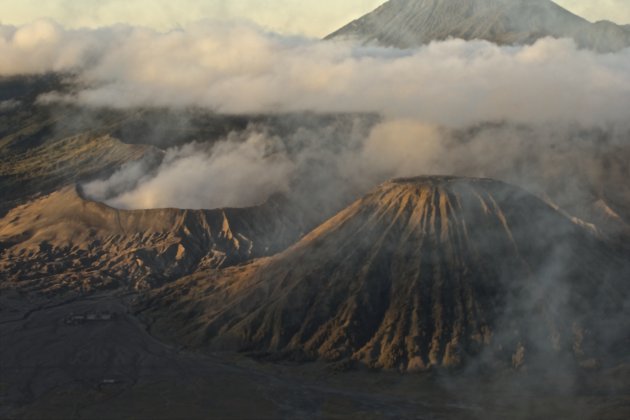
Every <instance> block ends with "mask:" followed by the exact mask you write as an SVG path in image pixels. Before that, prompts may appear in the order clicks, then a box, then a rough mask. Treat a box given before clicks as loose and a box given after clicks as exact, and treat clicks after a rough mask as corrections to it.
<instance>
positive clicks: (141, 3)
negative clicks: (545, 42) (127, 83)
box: [0, 0, 630, 37]
mask: <svg viewBox="0 0 630 420" xmlns="http://www.w3.org/2000/svg"><path fill="white" fill-rule="evenodd" d="M383 2H384V0H341V1H340V0H178V1H176V2H174V1H172V0H45V1H44V0H0V23H3V24H5V25H6V24H13V25H21V24H24V23H30V22H32V21H34V20H36V19H39V18H50V19H53V20H55V21H57V22H59V23H61V24H62V25H64V26H65V27H68V28H78V27H99V26H108V25H112V24H116V23H125V24H130V25H139V26H147V27H151V28H155V29H158V30H168V29H171V28H174V27H177V26H179V25H187V24H189V23H191V22H195V21H198V20H201V19H226V20H235V19H236V20H248V21H253V22H255V23H257V24H259V25H261V26H263V27H265V28H267V29H269V30H272V31H274V32H280V33H287V34H300V35H306V36H310V37H323V36H325V35H327V34H329V33H330V32H333V31H334V30H336V29H338V28H339V27H341V26H343V25H344V24H346V23H348V22H349V21H351V20H353V19H355V18H357V17H360V16H361V15H363V14H365V13H367V12H369V11H371V10H373V9H374V8H376V7H377V6H378V5H379V4H381V3H383ZM556 2H557V3H559V4H560V5H562V6H563V7H566V8H568V9H569V10H571V11H572V12H574V13H576V14H578V15H580V16H583V17H585V18H587V19H589V20H592V21H596V20H601V19H608V20H612V21H614V22H617V23H622V24H630V0H557V1H556Z"/></svg>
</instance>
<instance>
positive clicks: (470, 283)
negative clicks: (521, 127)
mask: <svg viewBox="0 0 630 420" xmlns="http://www.w3.org/2000/svg"><path fill="white" fill-rule="evenodd" d="M622 270H623V269H622V267H621V263H620V262H619V260H617V259H616V257H614V256H613V255H611V253H610V251H609V249H608V248H607V247H606V246H605V245H603V244H602V243H601V242H599V240H598V239H596V238H595V237H594V236H592V235H591V234H590V233H589V231H587V230H585V229H583V228H582V227H580V226H578V225H576V224H574V223H572V222H571V221H570V220H569V219H568V218H566V217H565V216H563V215H562V214H560V213H558V212H556V211H555V210H553V209H552V208H551V207H549V206H548V205H547V204H545V203H544V202H542V201H540V200H539V199H537V198H536V197H534V196H532V195H529V194H528V193H526V192H524V191H522V190H520V189H518V188H515V187H511V186H508V185H506V184H503V183H500V182H496V181H491V180H481V179H459V178H442V177H438V178H417V179H403V180H396V181H392V182H388V183H385V184H383V185H382V186H380V187H379V188H377V189H375V190H374V191H373V192H372V193H370V194H368V195H367V196H365V197H364V198H363V199H361V200H359V201H357V202H355V203H354V204H353V205H351V206H350V207H348V208H347V209H346V210H344V211H342V212H341V213H339V214H338V215H337V216H335V217H334V218H332V219H331V220H329V221H328V222H326V223H324V224H323V225H322V226H320V227H319V228H317V229H316V230H315V231H313V232H312V233H310V234H309V235H307V236H306V237H305V238H303V239H302V240H301V241H300V242H299V243H297V244H296V245H295V246H293V247H291V248H290V249H288V250H287V251H286V252H284V253H282V254H280V255H278V256H275V257H272V258H270V259H265V260H262V261H259V262H256V263H254V264H250V265H248V266H244V267H239V268H234V269H229V270H224V271H221V272H208V273H199V274H196V275H194V276H192V277H190V278H187V279H183V280H181V281H179V282H177V283H175V284H173V285H171V286H169V287H166V288H164V289H163V290H160V291H158V292H156V293H155V294H154V295H153V296H152V297H150V298H149V299H148V300H147V301H145V302H144V303H142V304H141V305H140V306H139V310H140V311H141V312H143V314H144V315H146V316H148V317H150V318H152V319H153V320H154V321H155V324H154V328H155V331H156V332H158V333H160V334H163V335H165V336H168V337H171V338H172V339H175V340H177V341H178V342H180V343H183V344H187V345H192V346H198V347H209V348H213V349H232V350H242V351H243V350H244V351H253V352H262V353H270V354H277V355H280V356H281V357H298V358H307V359H322V360H326V361H355V362H360V363H364V364H365V365H368V366H372V367H377V368H395V369H401V370H423V369H427V368H430V367H437V366H447V367H454V366H462V365H463V364H466V363H467V362H470V361H471V360H477V359H478V358H479V357H481V355H484V357H483V359H484V360H485V359H487V360H490V361H492V362H493V363H494V362H497V363H499V364H503V365H512V366H515V367H521V366H523V365H526V364H529V363H532V364H533V363H535V362H536V361H537V360H540V359H541V358H548V357H559V358H560V359H561V360H563V361H564V362H567V363H574V364H576V365H577V364H580V363H582V364H588V363H591V364H596V363H599V360H600V359H599V357H600V356H601V355H602V354H604V353H606V352H607V351H608V349H609V344H608V343H607V342H605V341H604V340H603V339H602V338H601V337H600V336H599V334H600V333H601V332H602V330H601V323H605V322H606V321H605V320H607V319H608V318H606V317H605V316H603V315H602V314H604V313H610V314H618V311H619V310H621V309H620V308H621V306H620V305H621V304H622V302H623V297H622V295H623V293H625V292H624V291H621V293H619V290H617V289H616V286H615V285H617V284H618V282H624V281H626V282H627V280H624V279H625V278H626V277H624V275H622V274H620V273H622V272H623V271H622ZM625 275H627V272H626V273H625ZM615 316H616V315H615ZM613 318H614V317H613ZM618 326H619V325H618ZM608 333H610V330H608V331H607V332H606V334H608ZM620 336H621V335H620ZM602 357H603V356H602Z"/></svg>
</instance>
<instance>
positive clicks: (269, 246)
mask: <svg viewBox="0 0 630 420" xmlns="http://www.w3.org/2000/svg"><path fill="white" fill-rule="evenodd" d="M285 204H286V203H285V200H283V199H282V198H281V197H275V198H272V199H270V200H269V201H268V202H266V203H265V204H262V205H260V206H258V207H253V208H245V209H220V210H177V209H163V210H139V211H123V210H118V209H114V208H111V207H108V206H106V205H104V204H101V203H97V202H93V201H90V200H87V199H85V198H83V197H82V196H81V195H80V193H79V192H78V191H77V189H76V188H74V187H68V188H65V189H62V190H61V191H58V192H55V193H52V194H50V195H48V196H44V197H42V198H40V199H38V200H36V201H33V202H30V203H28V204H25V205H22V206H19V207H16V208H15V209H13V210H11V211H10V212H9V213H8V214H7V215H6V217H5V218H4V219H1V220H0V251H1V252H2V253H1V254H0V255H1V256H0V283H1V284H3V285H4V286H7V285H8V284H10V285H11V287H17V288H19V289H20V290H24V291H37V292H45V293H47V294H49V295H55V294H59V293H63V292H82V293H88V292H91V291H93V290H95V289H96V290H98V289H102V288H108V289H116V288H120V287H124V288H126V287H131V288H133V289H146V288H150V287H155V286H158V285H161V284H163V283H164V282H166V281H169V280H175V279H177V278H180V277H182V276H185V275H188V274H191V273H193V272H195V271H197V270H201V269H208V268H219V267H226V266H230V265H234V264H237V263H240V262H243V261H248V260H250V259H252V258H255V257H260V256H265V255H271V254H274V253H276V252H278V251H279V250H282V249H283V248H285V247H286V246H288V245H290V244H292V243H293V242H295V241H296V240H297V238H299V236H300V235H301V234H302V230H303V229H304V227H303V225H302V220H301V219H300V218H299V217H297V216H295V215H293V214H291V213H290V212H289V208H288V206H286V205H285Z"/></svg>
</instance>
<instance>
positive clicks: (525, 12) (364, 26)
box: [327, 0, 630, 52]
mask: <svg viewBox="0 0 630 420" xmlns="http://www.w3.org/2000/svg"><path fill="white" fill-rule="evenodd" d="M548 36H551V37H554V38H573V39H574V40H575V41H576V43H577V44H578V45H579V46H581V47H584V48H590V49H594V50H598V51H604V52H608V51H617V50H620V49H623V48H626V47H628V46H630V31H628V29H627V27H625V26H620V25H616V24H614V23H612V22H609V21H601V22H597V23H591V22H588V21H586V20H585V19H582V18H581V17H579V16H576V15H574V14H572V13H571V12H569V11H567V10H565V9H563V8H562V7H560V6H558V5H557V4H555V3H553V2H552V1H551V0H390V1H388V2H386V3H385V4H383V5H382V6H380V7H379V8H378V9H376V10H375V11H373V12H371V13H369V14H367V15H365V16H363V17H361V18H359V19H357V20H355V21H353V22H351V23H349V24H348V25H346V26H344V27H343V28H341V29H339V30H338V31H336V32H334V33H332V34H330V35H329V36H328V37H327V39H342V40H352V41H355V42H360V43H363V44H378V45H384V46H390V47H396V48H413V47H418V46H420V45H424V44H428V43H430V42H431V41H436V40H444V39H447V38H461V39H465V40H473V39H480V40H486V41H490V42H493V43H496V44H500V45H503V44H508V45H512V44H530V43H533V42H535V41H536V40H538V39H541V38H544V37H548Z"/></svg>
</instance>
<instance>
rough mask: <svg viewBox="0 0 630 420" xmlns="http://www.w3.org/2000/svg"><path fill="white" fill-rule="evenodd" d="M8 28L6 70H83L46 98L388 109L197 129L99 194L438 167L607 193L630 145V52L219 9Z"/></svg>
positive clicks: (298, 186)
mask: <svg viewBox="0 0 630 420" xmlns="http://www.w3.org/2000/svg"><path fill="white" fill-rule="evenodd" d="M0 28H1V29H0V34H1V36H0V54H1V55H2V56H3V57H8V58H9V59H7V60H2V61H1V62H0V74H2V75H12V74H19V73H42V72H50V71H56V72H66V73H67V74H70V75H72V79H73V80H74V82H75V86H77V88H76V89H75V90H74V91H73V93H70V94H69V93H67V92H51V93H49V94H47V95H45V96H44V97H41V98H40V101H42V102H54V101H65V102H71V103H76V104H79V105H81V106H88V107H90V106H94V107H101V106H107V107H115V108H135V107H147V106H157V107H168V108H171V109H173V108H177V109H186V108H187V107H191V106H194V107H202V108H205V109H210V110H214V111H218V112H223V113H236V114H248V113H263V114H269V113H274V114H280V113H299V112H302V111H315V112H326V113H331V112H342V113H355V112H374V113H378V114H380V115H382V116H383V118H384V120H383V121H382V123H381V124H378V125H377V126H375V127H373V129H372V130H369V129H368V130H356V131H352V130H350V131H348V130H345V129H338V128H336V127H334V125H333V126H326V125H325V126H323V127H319V128H309V129H304V128H303V127H302V128H300V121H299V119H296V120H295V121H293V122H292V124H294V125H295V127H294V129H293V131H292V133H293V134H291V135H277V134H272V133H270V132H269V130H268V127H267V128H265V127H258V128H254V129H252V130H248V131H247V133H234V134H233V135H231V136H228V138H225V139H223V141H222V142H220V144H217V145H215V146H212V147H209V146H207V145H204V140H206V139H199V141H200V142H199V144H197V145H190V146H186V147H184V148H179V149H171V150H169V151H168V152H167V157H166V158H165V160H164V161H163V162H162V163H161V164H160V165H159V166H157V167H155V166H151V170H150V171H147V172H142V171H139V170H138V167H135V168H133V167H128V168H123V169H124V170H123V169H121V171H123V172H121V173H119V174H117V175H116V177H118V178H119V179H118V180H117V179H116V177H114V178H113V179H111V180H109V184H107V185H100V186H99V185H96V184H95V185H92V186H91V187H92V188H94V189H95V191H97V190H99V189H100V190H101V191H112V190H116V191H117V192H118V194H116V195H115V196H113V195H112V194H110V193H107V194H100V195H99V194H97V193H94V194H93V195H95V196H100V197H104V198H105V199H107V200H109V201H108V202H110V203H111V204H113V205H116V206H121V207H125V208H140V207H175V206H177V207H193V208H201V207H203V208H209V207H220V206H242V205H250V204H256V203H258V202H260V201H261V200H264V198H265V197H267V196H269V195H270V194H273V193H275V192H284V191H287V190H294V191H295V190H298V191H309V193H310V194H311V196H312V195H313V194H316V193H315V192H314V191H319V192H320V196H321V197H329V196H333V197H338V196H341V195H343V194H342V192H343V191H346V190H354V191H363V190H364V189H366V188H369V187H372V186H373V185H374V183H377V182H380V181H382V180H384V179H386V178H388V177H392V176H407V175H419V174H430V173H438V174H457V175H468V176H490V177H495V178H499V179H502V180H506V181H509V182H513V183H516V184H518V185H521V186H525V187H527V188H530V189H532V190H535V191H537V192H538V191H541V193H545V194H548V193H549V192H550V190H554V191H556V192H557V191H563V190H566V191H582V192H580V194H586V193H583V191H588V194H591V195H594V196H597V194H595V193H593V191H595V192H597V191H599V190H601V188H602V187H601V185H600V184H601V183H604V181H603V176H601V173H604V172H606V171H605V169H603V168H605V167H606V165H609V166H610V165H611V163H610V162H611V161H614V157H615V156H616V155H618V156H622V155H623V153H616V152H615V151H616V150H619V149H620V148H621V149H622V150H626V149H625V148H626V147H627V146H628V144H627V143H628V133H629V132H630V122H629V120H628V111H627V110H628V109H630V49H626V50H623V51H621V52H619V53H615V54H598V53H595V52H592V51H587V50H580V49H578V48H577V47H576V46H575V44H574V43H573V42H572V41H570V40H566V39H561V40H557V39H543V40H540V41H538V42H537V43H535V44H533V45H530V46H515V47H500V46H497V45H494V44H491V43H488V42H484V41H474V42H465V41H461V40H448V41H444V42H436V43H433V44H430V45H427V46H425V47H421V48H418V49H414V50H394V49H388V48H375V47H357V46H353V45H349V44H344V43H335V42H322V41H316V40H312V39H307V38H302V37H288V36H281V35H278V34H274V33H269V32H266V31H264V30H262V29H260V28H259V27H257V26H254V25H251V24H243V23H218V22H200V23H197V24H193V25H189V26H186V27H185V28H183V29H179V30H175V31H171V32H167V33H162V32H157V31H154V30H150V29H143V28H134V27H128V26H116V27H109V28H103V29H100V30H66V29H64V28H63V27H61V26H59V25H57V24H55V23H54V22H50V21H38V22H35V23H33V24H30V25H25V26H21V27H10V26H2V27H0ZM359 125H360V124H359ZM359 132H361V133H364V134H365V135H363V136H361V135H358V134H357V133H359ZM611 156H612V157H611ZM611 159H612V160H611ZM619 173H620V174H622V173H623V171H622V170H620V171H619ZM133 174H135V175H133ZM584 174H589V176H585V175H584ZM620 176H621V175H620ZM557 179H563V182H565V183H566V184H567V185H565V186H561V185H555V184H556V183H557V181H556V180H557ZM594 179H595V180H597V181H596V182H595V181H594ZM121 180H122V181H121ZM600 180H601V182H600ZM121 182H122V184H121ZM309 182H310V183H309ZM574 184H576V185H578V186H579V187H578V186H575V188H574ZM121 185H128V188H127V189H125V188H122V187H121ZM549 185H553V188H549ZM576 194H577V193H576ZM588 194H586V195H588ZM624 194H625V193H624ZM562 195H563V198H564V196H565V195H566V196H571V199H566V200H564V199H563V200H559V201H564V202H567V203H569V204H571V202H572V201H575V200H574V197H573V195H572V194H568V193H566V194H565V193H563V194H562ZM554 198H558V196H554ZM563 204H564V203H563Z"/></svg>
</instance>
